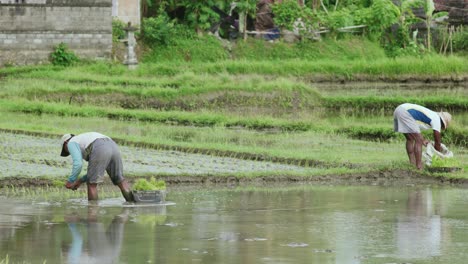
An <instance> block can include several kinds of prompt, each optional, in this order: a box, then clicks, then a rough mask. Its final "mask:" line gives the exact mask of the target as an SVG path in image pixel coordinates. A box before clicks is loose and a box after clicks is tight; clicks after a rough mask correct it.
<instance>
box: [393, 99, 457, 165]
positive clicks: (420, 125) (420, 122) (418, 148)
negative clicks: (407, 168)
mask: <svg viewBox="0 0 468 264" xmlns="http://www.w3.org/2000/svg"><path fill="white" fill-rule="evenodd" d="M451 121H452V116H451V115H450V114H449V113H447V112H439V113H436V112H434V111H432V110H430V109H427V108H426V107H424V106H420V105H417V104H410V103H405V104H402V105H399V106H398V107H397V108H396V109H395V112H394V113H393V127H394V130H395V132H400V133H403V134H404V135H405V138H406V152H407V154H408V157H409V160H410V162H411V164H414V165H415V166H416V167H417V168H418V169H422V168H423V164H422V161H421V159H422V146H423V145H424V146H426V145H427V143H429V141H428V140H426V139H424V138H423V136H422V135H421V130H426V129H432V130H433V134H434V147H435V149H436V150H437V151H442V147H441V143H442V139H441V134H440V133H441V131H442V130H445V129H447V127H448V126H449V124H450V122H451Z"/></svg>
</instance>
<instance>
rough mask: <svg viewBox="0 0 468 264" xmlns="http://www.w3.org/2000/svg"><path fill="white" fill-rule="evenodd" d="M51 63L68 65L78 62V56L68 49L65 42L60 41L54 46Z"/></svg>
mask: <svg viewBox="0 0 468 264" xmlns="http://www.w3.org/2000/svg"><path fill="white" fill-rule="evenodd" d="M51 57H52V64H54V65H56V66H65V67H66V66H70V65H73V64H74V63H76V62H78V57H77V56H76V55H75V53H73V52H72V51H70V50H69V49H68V46H67V44H65V43H63V42H62V43H60V44H59V45H58V46H56V47H55V51H54V52H53V53H52V55H51Z"/></svg>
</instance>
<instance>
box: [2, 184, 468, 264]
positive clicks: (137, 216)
mask: <svg viewBox="0 0 468 264" xmlns="http://www.w3.org/2000/svg"><path fill="white" fill-rule="evenodd" d="M467 197H468V189H462V188H432V187H430V188H426V187H413V186H408V187H403V188H401V187H397V188H393V187H377V186H300V187H297V188H282V189H274V188H271V189H268V188H265V189H260V190H257V189H254V190H252V189H249V188H245V189H242V188H240V189H229V190H216V189H201V190H196V191H185V190H184V191H179V192H177V191H171V197H170V198H171V201H174V202H175V203H174V204H172V205H171V206H167V208H166V206H165V205H160V206H146V207H134V206H132V205H126V204H122V203H121V202H122V201H120V206H119V205H116V203H117V202H118V201H114V200H109V201H106V202H105V203H104V202H103V203H101V204H98V205H97V206H89V205H83V204H82V203H77V202H70V201H69V202H68V203H66V204H65V203H64V204H61V205H56V204H49V205H46V204H44V205H42V206H39V205H38V204H29V205H27V203H26V204H24V203H23V204H18V203H12V202H10V201H8V200H3V202H2V200H0V220H1V225H0V231H1V232H0V234H2V235H1V236H0V256H5V255H7V254H8V255H9V257H10V260H11V263H18V262H19V263H22V262H23V261H25V262H26V263H42V262H43V261H44V260H45V261H46V263H70V264H71V263H320V264H322V263H323V264H327V263H335V264H341V263H346V264H348V263H353V264H361V263H362V264H365V263H451V264H454V263H455V264H457V263H466V259H467V258H468V251H466V248H467V247H468V215H467V214H466V204H467V203H468V198H467ZM19 208H21V210H19ZM18 219H20V220H21V221H22V222H21V223H20V224H18V225H15V223H14V222H13V221H16V220H18ZM3 234H5V235H3ZM0 262H1V258H0Z"/></svg>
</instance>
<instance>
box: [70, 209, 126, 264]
mask: <svg viewBox="0 0 468 264" xmlns="http://www.w3.org/2000/svg"><path fill="white" fill-rule="evenodd" d="M98 209H99V207H89V208H88V210H89V212H88V218H87V219H79V217H76V216H74V215H70V216H66V217H65V221H66V222H67V223H68V228H69V229H70V232H71V234H72V243H71V245H70V248H69V250H68V263H119V261H118V258H119V256H120V250H121V248H122V241H123V235H124V225H125V222H126V221H127V219H128V215H127V213H126V212H123V213H122V214H120V215H116V216H115V217H114V219H113V220H112V223H111V224H110V225H109V226H108V228H107V230H106V228H105V226H104V223H102V222H99V221H98V219H97V210H98ZM78 222H85V223H86V230H87V238H88V239H87V243H86V244H85V245H83V244H84V243H83V235H82V234H81V233H80V230H79V229H78V225H77V223H78ZM83 246H84V247H85V248H87V249H86V250H83Z"/></svg>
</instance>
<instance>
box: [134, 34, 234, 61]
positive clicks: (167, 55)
mask: <svg viewBox="0 0 468 264" xmlns="http://www.w3.org/2000/svg"><path fill="white" fill-rule="evenodd" d="M179 28H181V29H182V28H184V27H183V26H180V27H179ZM182 31H183V30H182ZM184 32H185V33H188V32H187V31H184ZM187 35H189V36H188V37H179V38H175V37H174V38H173V41H172V42H171V45H164V46H160V47H157V48H154V49H153V50H152V51H151V52H150V53H148V54H147V55H146V56H145V57H144V58H143V61H144V62H160V61H178V62H215V61H221V60H225V59H227V58H228V52H227V51H226V50H225V49H224V47H223V46H222V43H221V42H220V41H219V40H218V39H216V38H215V37H214V36H209V35H204V36H196V35H191V34H187Z"/></svg>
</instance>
